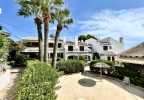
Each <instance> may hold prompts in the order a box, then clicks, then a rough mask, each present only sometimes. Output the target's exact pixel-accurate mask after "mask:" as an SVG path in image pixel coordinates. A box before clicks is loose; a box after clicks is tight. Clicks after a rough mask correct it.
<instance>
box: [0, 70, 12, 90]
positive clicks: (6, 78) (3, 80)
mask: <svg viewBox="0 0 144 100" xmlns="http://www.w3.org/2000/svg"><path fill="white" fill-rule="evenodd" d="M9 82H10V69H7V70H6V72H5V73H3V74H1V75H0V91H1V90H2V89H4V88H5V87H6V86H7V85H8V84H9Z"/></svg>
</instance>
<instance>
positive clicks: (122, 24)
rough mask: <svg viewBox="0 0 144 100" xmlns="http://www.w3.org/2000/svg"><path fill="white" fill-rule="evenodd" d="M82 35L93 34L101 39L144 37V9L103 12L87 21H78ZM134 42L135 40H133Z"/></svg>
mask: <svg viewBox="0 0 144 100" xmlns="http://www.w3.org/2000/svg"><path fill="white" fill-rule="evenodd" d="M77 24H78V26H79V27H78V29H79V31H80V33H79V35H80V34H83V33H84V32H85V33H86V34H93V35H95V36H96V37H99V38H105V37H113V38H115V39H118V38H119V37H124V39H127V38H143V37H144V8H136V9H123V10H119V11H118V10H103V11H100V12H96V13H95V14H93V15H91V17H90V18H89V20H87V21H78V22H77ZM131 41H134V40H131Z"/></svg>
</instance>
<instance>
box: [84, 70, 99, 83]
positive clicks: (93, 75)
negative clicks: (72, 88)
mask: <svg viewBox="0 0 144 100" xmlns="http://www.w3.org/2000/svg"><path fill="white" fill-rule="evenodd" d="M81 75H83V76H86V77H89V78H93V79H96V80H97V81H96V82H101V80H100V75H97V74H95V73H93V72H91V71H84V72H81Z"/></svg>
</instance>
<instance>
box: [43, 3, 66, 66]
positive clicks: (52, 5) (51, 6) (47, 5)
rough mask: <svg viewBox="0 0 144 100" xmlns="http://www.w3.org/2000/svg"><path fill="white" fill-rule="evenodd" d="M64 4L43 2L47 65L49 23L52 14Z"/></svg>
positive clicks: (46, 58) (46, 60) (45, 58)
mask: <svg viewBox="0 0 144 100" xmlns="http://www.w3.org/2000/svg"><path fill="white" fill-rule="evenodd" d="M62 4H65V2H64V1H63V0H42V9H43V13H42V17H43V22H44V61H45V62H46V63H47V62H48V32H49V22H50V21H51V15H50V12H52V11H53V10H54V9H55V8H56V7H58V6H61V5H62Z"/></svg>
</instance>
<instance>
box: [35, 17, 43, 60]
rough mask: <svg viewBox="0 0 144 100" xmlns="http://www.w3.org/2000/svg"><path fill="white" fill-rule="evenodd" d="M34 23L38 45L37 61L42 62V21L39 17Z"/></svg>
mask: <svg viewBox="0 0 144 100" xmlns="http://www.w3.org/2000/svg"><path fill="white" fill-rule="evenodd" d="M34 20H35V23H36V25H37V31H38V44H39V60H40V61H43V48H42V27H41V24H42V21H41V19H40V18H39V17H36V18H35V19H34Z"/></svg>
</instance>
